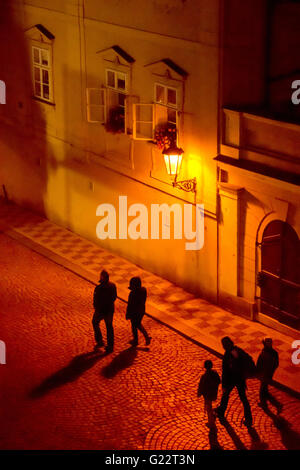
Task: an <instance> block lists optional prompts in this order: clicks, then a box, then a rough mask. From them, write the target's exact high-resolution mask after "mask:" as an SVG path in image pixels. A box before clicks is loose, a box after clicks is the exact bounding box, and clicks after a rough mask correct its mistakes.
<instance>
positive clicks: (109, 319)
mask: <svg viewBox="0 0 300 470" xmlns="http://www.w3.org/2000/svg"><path fill="white" fill-rule="evenodd" d="M104 321H105V325H106V333H107V348H108V349H109V350H113V348H114V328H113V314H112V313H110V314H108V315H106V316H105V318H104Z"/></svg>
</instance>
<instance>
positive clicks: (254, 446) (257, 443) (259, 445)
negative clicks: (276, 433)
mask: <svg viewBox="0 0 300 470" xmlns="http://www.w3.org/2000/svg"><path fill="white" fill-rule="evenodd" d="M247 430H248V433H249V435H250V437H251V450H266V449H268V447H269V446H268V444H267V443H266V442H264V441H262V440H261V438H260V437H259V434H258V432H257V431H256V429H254V428H253V427H249V428H247Z"/></svg>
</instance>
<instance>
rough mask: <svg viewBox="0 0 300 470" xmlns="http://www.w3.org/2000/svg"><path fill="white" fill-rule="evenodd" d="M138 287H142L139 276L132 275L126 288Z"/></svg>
mask: <svg viewBox="0 0 300 470" xmlns="http://www.w3.org/2000/svg"><path fill="white" fill-rule="evenodd" d="M139 287H142V281H141V278H140V277H138V276H135V277H132V278H131V279H130V281H129V287H128V289H130V290H134V289H138V288H139Z"/></svg>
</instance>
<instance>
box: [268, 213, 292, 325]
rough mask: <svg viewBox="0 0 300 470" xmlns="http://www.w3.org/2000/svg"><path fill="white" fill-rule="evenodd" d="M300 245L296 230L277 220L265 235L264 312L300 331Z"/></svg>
mask: <svg viewBox="0 0 300 470" xmlns="http://www.w3.org/2000/svg"><path fill="white" fill-rule="evenodd" d="M299 248H300V243H299V239H298V235H297V233H296V232H295V230H294V229H293V228H292V227H291V226H290V225H289V224H287V223H286V222H282V221H280V220H275V221H273V222H271V223H270V224H269V225H268V226H267V227H266V228H265V231H264V234H263V239H262V244H261V273H260V276H259V286H260V288H261V311H262V313H264V314H266V315H268V316H270V317H272V318H275V319H276V320H278V321H280V322H281V323H284V324H286V325H288V326H291V327H292V328H296V329H300V253H299Z"/></svg>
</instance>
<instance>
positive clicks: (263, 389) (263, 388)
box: [259, 380, 269, 405]
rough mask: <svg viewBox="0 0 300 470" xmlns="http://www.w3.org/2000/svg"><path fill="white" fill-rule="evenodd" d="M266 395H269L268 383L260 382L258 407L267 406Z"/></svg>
mask: <svg viewBox="0 0 300 470" xmlns="http://www.w3.org/2000/svg"><path fill="white" fill-rule="evenodd" d="M268 395H269V390H268V383H267V382H266V381H265V380H261V382H260V388H259V400H260V405H266V404H267V398H268Z"/></svg>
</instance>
